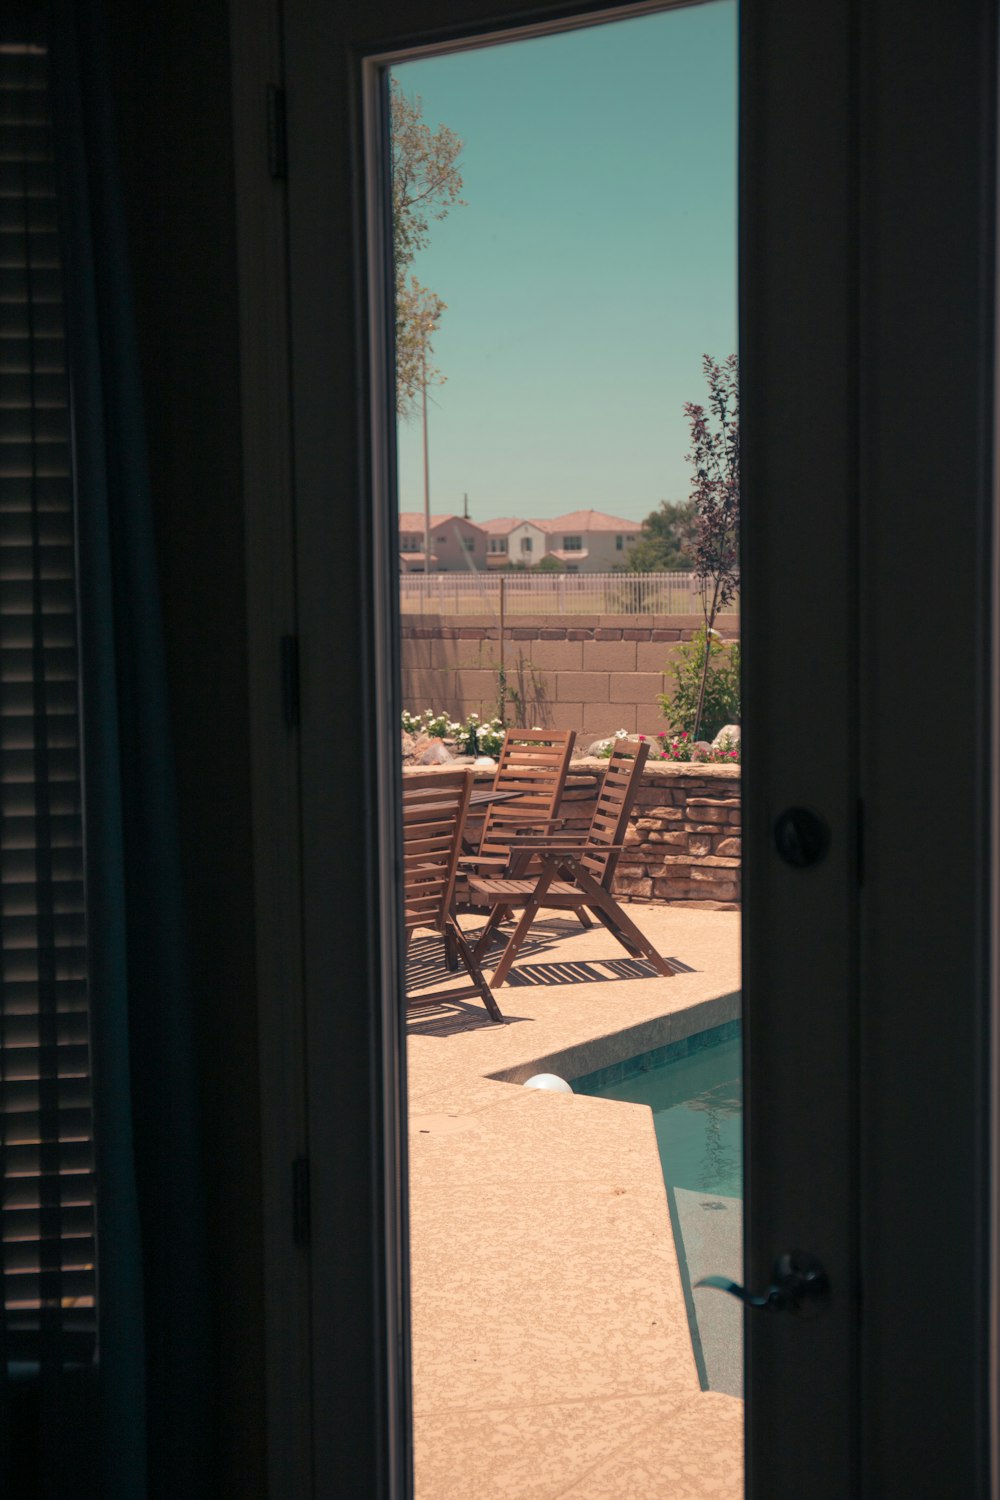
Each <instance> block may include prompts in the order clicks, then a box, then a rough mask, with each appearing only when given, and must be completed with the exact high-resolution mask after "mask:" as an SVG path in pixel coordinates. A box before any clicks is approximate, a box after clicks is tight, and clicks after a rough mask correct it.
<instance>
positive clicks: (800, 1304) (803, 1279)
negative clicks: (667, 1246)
mask: <svg viewBox="0 0 1000 1500" xmlns="http://www.w3.org/2000/svg"><path fill="white" fill-rule="evenodd" d="M771 1275H772V1281H771V1285H770V1286H769V1287H768V1288H767V1290H766V1291H763V1292H750V1291H747V1289H746V1287H743V1286H740V1284H739V1282H738V1281H730V1280H729V1278H728V1277H727V1276H703V1277H702V1278H701V1280H700V1281H698V1282H695V1286H696V1287H698V1286H706V1287H709V1288H711V1289H712V1290H714V1291H718V1292H728V1293H729V1295H730V1296H731V1297H736V1298H737V1299H738V1300H739V1301H740V1302H742V1303H743V1305H744V1306H745V1307H753V1308H773V1310H774V1311H775V1312H794V1313H799V1314H800V1315H801V1316H803V1317H814V1316H815V1315H816V1314H817V1313H820V1312H822V1311H823V1309H824V1308H825V1307H826V1305H827V1303H828V1302H829V1300H830V1278H829V1276H827V1274H826V1268H825V1267H824V1265H823V1263H822V1262H821V1261H819V1260H817V1258H816V1256H815V1255H810V1254H809V1252H808V1251H807V1250H785V1251H784V1252H783V1253H782V1254H781V1255H779V1256H778V1259H777V1260H776V1261H775V1263H774V1270H773V1271H772V1273H771Z"/></svg>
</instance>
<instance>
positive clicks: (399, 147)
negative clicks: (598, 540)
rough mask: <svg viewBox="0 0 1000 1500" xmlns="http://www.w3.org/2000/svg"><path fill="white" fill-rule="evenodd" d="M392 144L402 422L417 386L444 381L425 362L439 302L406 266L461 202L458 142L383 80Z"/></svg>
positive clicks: (398, 407) (440, 307)
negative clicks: (433, 227) (436, 224)
mask: <svg viewBox="0 0 1000 1500" xmlns="http://www.w3.org/2000/svg"><path fill="white" fill-rule="evenodd" d="M389 89H390V95H389V97H390V111H391V132H390V134H391V142H392V239H393V265H394V271H395V283H396V410H397V412H398V414H399V415H400V416H409V415H411V414H412V413H413V412H414V410H415V409H416V402H417V397H418V395H419V394H420V392H421V390H422V388H423V386H424V384H425V383H426V382H431V383H435V384H438V385H440V384H441V383H442V380H443V377H442V376H441V374H440V372H439V371H438V370H436V369H435V368H434V366H433V364H432V363H431V358H430V356H431V337H432V335H433V333H434V330H435V329H436V328H437V327H438V325H439V323H440V321H441V314H442V313H443V312H444V310H445V307H446V304H445V303H444V302H442V301H441V298H440V297H438V296H437V295H436V294H435V293H434V292H432V291H430V290H429V289H428V288H427V287H425V286H421V284H420V282H419V281H418V280H417V278H416V276H414V275H413V273H412V271H411V269H410V267H411V266H412V264H413V261H414V258H415V257H416V255H417V254H418V252H419V251H421V250H423V249H424V247H425V246H426V244H427V242H428V240H429V238H430V226H431V222H432V220H436V219H443V218H445V217H446V216H447V214H448V212H449V210H450V209H451V208H453V207H454V205H455V204H456V203H464V202H465V200H464V198H462V196H461V192H462V174H461V172H460V171H459V156H460V153H461V151H462V146H463V144H464V143H463V142H462V141H461V140H460V139H459V137H458V136H457V135H456V134H455V132H454V131H453V130H449V129H448V127H447V125H439V126H438V128H437V130H431V128H430V126H429V125H427V124H425V122H424V119H423V115H422V112H421V100H420V96H419V95H416V96H414V98H413V99H407V97H406V95H405V94H404V93H403V91H402V89H401V87H400V85H399V83H398V82H397V80H396V79H395V78H393V79H391V80H390V85H389Z"/></svg>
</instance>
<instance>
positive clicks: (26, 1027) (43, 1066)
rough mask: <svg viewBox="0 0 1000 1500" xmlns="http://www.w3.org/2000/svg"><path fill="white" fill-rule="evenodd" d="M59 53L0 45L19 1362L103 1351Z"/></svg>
mask: <svg viewBox="0 0 1000 1500" xmlns="http://www.w3.org/2000/svg"><path fill="white" fill-rule="evenodd" d="M49 103H50V100H49V89H48V69H47V54H46V51H45V49H44V48H43V47H39V46H26V45H23V44H20V45H18V44H13V45H12V44H9V43H7V44H0V797H2V809H0V927H2V937H3V976H2V979H3V983H2V995H0V1028H2V1030H0V1127H2V1135H0V1181H2V1195H3V1196H2V1214H0V1222H2V1272H3V1297H4V1309H5V1321H4V1334H3V1342H4V1347H3V1352H4V1354H5V1356H6V1359H7V1360H8V1362H11V1363H20V1362H27V1363H29V1364H32V1365H41V1366H42V1367H43V1368H44V1367H45V1366H46V1365H48V1366H50V1367H51V1366H52V1365H53V1364H55V1365H68V1364H73V1363H77V1362H79V1361H80V1360H88V1359H90V1358H92V1357H93V1350H94V1343H95V1306H96V1271H95V1235H94V1164H93V1146H92V1128H91V1126H92V1111H91V1088H90V1048H89V1028H88V994H87V954H86V933H85V908H84V895H85V892H84V877H83V818H82V797H81V767H80V748H79V747H80V733H79V728H80V726H79V710H78V701H79V691H78V660H77V599H76V576H75V546H74V532H75V527H74V495H73V485H72V475H71V465H70V412H69V395H68V384H67V373H66V351H65V345H64V324H63V302H62V284H61V271H60V255H59V242H58V237H57V232H56V228H57V226H56V196H55V174H54V169H53V160H52V129H51V118H50V107H49Z"/></svg>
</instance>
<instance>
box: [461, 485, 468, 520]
mask: <svg viewBox="0 0 1000 1500" xmlns="http://www.w3.org/2000/svg"><path fill="white" fill-rule="evenodd" d="M462 502H463V507H464V508H463V510H462V518H463V520H466V521H467V520H468V519H469V494H468V491H466V493H465V494H464V495H463V496H462Z"/></svg>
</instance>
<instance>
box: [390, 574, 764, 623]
mask: <svg viewBox="0 0 1000 1500" xmlns="http://www.w3.org/2000/svg"><path fill="white" fill-rule="evenodd" d="M399 597H400V608H401V609H402V611H403V613H404V614H431V615H437V614H440V615H498V614H499V613H500V611H501V605H502V608H503V612H504V614H505V615H693V614H700V613H701V601H700V598H699V594H698V588H697V583H696V580H695V576H694V574H693V573H569V574H567V573H548V574H544V573H541V574H539V573H492V574H490V573H401V574H400V578H399ZM730 609H731V610H733V611H734V612H735V611H737V610H738V609H739V601H738V600H736V601H734V603H733V604H732V605H731V606H730Z"/></svg>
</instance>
